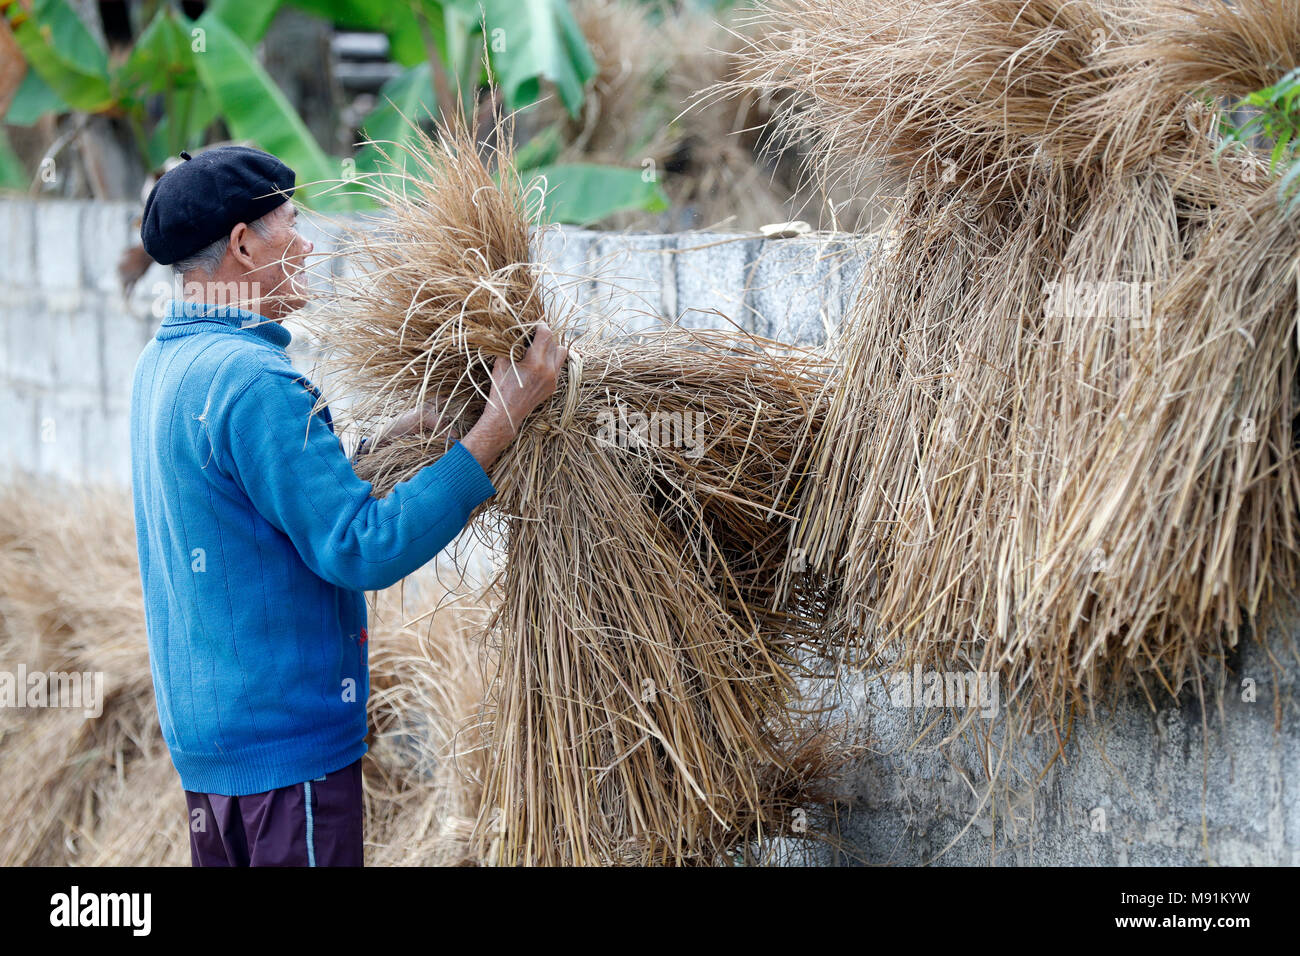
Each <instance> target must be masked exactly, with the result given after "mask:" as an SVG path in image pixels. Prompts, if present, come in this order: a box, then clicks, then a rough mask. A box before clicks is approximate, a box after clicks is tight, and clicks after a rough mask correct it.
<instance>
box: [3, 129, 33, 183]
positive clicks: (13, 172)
mask: <svg viewBox="0 0 1300 956" xmlns="http://www.w3.org/2000/svg"><path fill="white" fill-rule="evenodd" d="M26 188H27V173H26V171H25V170H24V169H23V164H22V163H21V162H19V161H18V157H17V155H15V154H14V151H13V147H12V146H10V145H9V136H8V135H7V134H6V133H5V130H4V127H3V126H0V189H26Z"/></svg>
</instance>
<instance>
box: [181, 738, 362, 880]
mask: <svg viewBox="0 0 1300 956" xmlns="http://www.w3.org/2000/svg"><path fill="white" fill-rule="evenodd" d="M185 804H186V806H187V807H188V809H189V825H190V862H191V863H192V864H193V865H194V866H361V865H363V862H362V834H361V820H362V805H361V761H360V759H358V760H357V761H356V762H355V763H353V764H352V765H350V766H347V767H344V768H343V769H342V770H336V771H334V772H333V773H327V774H326V775H325V776H323V777H319V778H317V779H316V780H308V781H305V782H304V783H295V784H291V785H290V786H287V787H280V788H279V789H278V790H268V791H266V792H265V793H255V794H251V795H249V796H246V797H227V796H222V795H221V794H216V793H194V792H192V791H189V790H186V791H185Z"/></svg>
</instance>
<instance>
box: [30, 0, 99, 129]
mask: <svg viewBox="0 0 1300 956" xmlns="http://www.w3.org/2000/svg"><path fill="white" fill-rule="evenodd" d="M5 15H6V16H7V17H8V19H9V27H10V29H11V30H12V31H13V34H14V39H15V40H16V41H17V42H18V46H19V48H20V49H21V50H22V51H23V56H24V57H25V58H26V59H27V63H28V64H29V65H30V67H31V68H32V69H33V70H35V71H36V72H37V73H39V74H40V76H41V79H43V80H44V81H45V82H46V83H47V84H48V85H49V87H50V89H52V90H53V91H54V92H55V93H57V94H58V95H59V97H60V99H62V100H63V102H65V103H67V104H68V106H70V107H72V108H73V109H78V110H85V111H86V112H89V113H97V112H100V111H102V110H106V109H108V108H109V107H111V106H113V104H114V102H115V98H114V96H113V91H112V88H111V86H110V84H109V77H108V54H106V53H105V52H104V48H103V47H102V46H100V45H99V41H98V40H97V39H95V36H94V35H93V34H92V33H91V32H90V31H89V30H88V29H87V28H86V25H85V24H84V23H82V22H81V18H80V17H79V16H77V13H76V11H75V10H73V9H72V7H70V6H69V5H68V4H67V3H66V2H65V0H34V2H33V4H32V13H31V15H30V16H28V15H27V12H26V11H25V10H24V9H23V8H22V6H21V5H19V4H17V3H14V4H10V5H9V7H8V8H7V10H6V11H5Z"/></svg>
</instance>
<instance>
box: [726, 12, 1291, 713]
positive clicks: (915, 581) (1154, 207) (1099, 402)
mask: <svg viewBox="0 0 1300 956" xmlns="http://www.w3.org/2000/svg"><path fill="white" fill-rule="evenodd" d="M772 16H773V22H772V23H771V24H770V27H771V28H772V29H773V30H782V29H784V30H786V31H787V32H788V31H796V32H797V36H796V39H795V40H794V42H788V43H781V44H765V43H764V42H763V41H762V40H760V41H759V42H758V43H756V44H755V45H754V46H752V47H751V49H750V50H749V52H748V54H747V56H748V58H749V70H748V71H747V72H746V74H745V75H744V77H743V82H742V83H741V84H740V87H741V88H743V89H745V90H749V89H752V88H753V86H754V85H758V86H760V87H762V86H766V87H768V88H770V89H773V90H775V89H788V88H793V89H795V90H796V91H797V94H798V96H797V100H796V104H795V105H792V106H791V107H790V108H789V109H788V110H787V112H786V115H785V116H784V117H783V119H784V121H785V122H786V123H788V124H789V125H790V127H791V128H793V129H794V130H795V131H796V134H797V135H801V136H803V137H805V138H806V139H807V140H808V141H809V143H810V144H811V145H812V146H813V147H814V148H816V150H817V151H818V153H819V156H820V161H821V163H822V167H823V174H824V175H826V176H828V177H836V176H838V177H841V178H843V179H846V180H849V181H853V180H856V179H859V178H865V177H871V176H876V175H880V174H882V173H884V174H887V175H889V176H890V177H891V178H892V180H893V181H894V182H895V183H896V184H897V186H898V201H897V206H896V209H895V213H894V217H893V219H892V222H891V235H890V243H889V244H888V246H887V249H886V251H885V252H884V253H883V254H881V255H880V256H879V257H877V259H876V261H875V262H874V263H873V268H872V272H871V275H870V276H869V278H868V282H867V285H866V288H865V291H864V293H863V295H862V296H861V297H860V299H859V301H858V303H857V306H856V308H855V311H854V313H853V314H852V315H851V316H850V317H849V319H848V321H847V322H846V324H845V327H844V329H843V330H842V334H841V338H840V341H839V342H838V343H837V346H838V347H839V348H841V349H842V355H843V378H842V380H838V381H834V382H832V383H831V385H830V386H829V388H828V396H829V399H828V400H829V411H828V414H827V418H826V422H825V427H824V428H823V429H821V430H820V432H819V433H818V435H817V439H816V451H815V458H814V461H815V472H816V476H815V478H814V479H813V480H812V481H811V482H810V489H811V490H810V494H809V495H808V496H807V497H806V498H805V499H804V501H803V503H802V510H801V512H800V520H799V522H798V524H797V527H796V528H795V530H794V532H793V536H792V544H793V545H794V546H797V547H801V548H803V549H804V550H805V552H806V553H807V555H808V556H809V560H810V561H812V562H813V564H814V565H815V566H816V567H818V568H821V569H822V570H824V571H827V572H829V573H832V574H833V575H834V576H836V577H838V578H839V579H840V580H842V582H843V590H842V592H841V594H840V601H839V603H838V606H837V608H836V610H835V612H834V615H833V619H834V623H835V625H836V627H837V628H838V630H839V632H840V634H841V638H842V639H843V640H845V641H851V642H852V641H863V642H865V643H866V644H867V646H868V648H869V649H870V650H871V651H872V652H873V653H877V654H879V655H880V656H881V659H882V660H885V659H887V660H891V661H895V662H897V663H899V664H901V665H902V666H903V667H906V668H911V667H913V666H916V665H920V666H922V667H933V668H936V669H942V670H953V669H962V668H979V669H982V670H985V671H996V672H999V673H1001V674H1002V675H1003V676H1004V678H1005V680H1004V682H1003V687H1004V688H1005V689H1006V690H1007V691H1008V692H1009V693H1010V694H1019V695H1020V698H1019V699H1020V701H1021V702H1022V703H1024V704H1025V705H1026V706H1028V707H1029V708H1030V709H1031V710H1032V712H1034V713H1037V714H1041V715H1047V716H1049V717H1051V718H1052V720H1053V721H1054V722H1055V725H1056V726H1057V727H1058V729H1060V728H1062V727H1063V726H1064V723H1063V721H1064V720H1066V719H1068V716H1069V714H1068V710H1069V708H1070V705H1072V704H1075V703H1079V702H1081V701H1088V702H1091V701H1092V700H1093V698H1094V697H1095V696H1096V695H1097V694H1099V693H1100V692H1102V691H1103V690H1109V689H1115V688H1120V687H1123V686H1127V685H1128V683H1129V682H1130V681H1134V682H1137V683H1139V684H1140V685H1141V686H1142V687H1143V688H1145V689H1146V690H1147V691H1148V692H1149V693H1150V694H1154V693H1155V692H1157V691H1159V690H1161V689H1163V690H1165V691H1169V692H1176V691H1177V690H1178V688H1179V687H1181V686H1182V685H1183V684H1185V683H1186V682H1188V681H1192V680H1195V679H1196V678H1197V677H1198V675H1199V674H1200V673H1201V672H1202V666H1203V664H1204V662H1205V661H1206V660H1207V659H1208V658H1210V657H1214V656H1218V655H1219V654H1221V653H1222V650H1223V647H1224V646H1225V645H1232V644H1233V643H1235V641H1236V635H1237V630H1238V628H1239V627H1240V626H1241V625H1242V624H1243V622H1244V621H1246V620H1247V619H1249V618H1252V617H1255V616H1256V615H1257V614H1259V613H1261V612H1262V611H1263V610H1265V609H1266V608H1269V607H1272V606H1276V604H1277V602H1279V601H1280V600H1281V599H1283V598H1286V597H1288V596H1289V595H1291V594H1293V593H1294V588H1295V585H1296V583H1297V570H1298V568H1297V561H1296V544H1297V530H1298V529H1297V526H1296V520H1297V511H1296V508H1297V504H1298V503H1300V487H1298V486H1297V481H1296V469H1295V458H1294V456H1295V451H1294V441H1293V428H1292V419H1293V416H1294V415H1295V412H1296V406H1295V394H1294V382H1295V373H1296V362H1297V358H1296V351H1295V348H1294V346H1293V344H1292V342H1293V339H1294V335H1295V322H1296V307H1297V298H1296V286H1297V273H1296V263H1297V257H1298V256H1300V229H1297V224H1296V220H1295V219H1294V218H1291V219H1288V218H1286V217H1285V216H1284V215H1283V213H1282V211H1281V209H1280V207H1279V202H1278V195H1277V186H1276V180H1275V178H1274V177H1272V176H1270V175H1268V174H1267V172H1266V168H1265V165H1263V164H1261V163H1260V162H1259V160H1258V159H1257V158H1255V157H1250V156H1238V155H1229V156H1227V157H1225V158H1224V159H1223V160H1222V161H1221V162H1217V163H1216V162H1215V161H1214V160H1213V154H1214V150H1215V146H1216V142H1217V140H1216V135H1215V125H1214V124H1215V120H1216V115H1215V114H1216V109H1215V107H1214V105H1213V104H1214V103H1215V102H1216V101H1222V100H1223V99H1224V98H1230V97H1232V96H1240V95H1242V94H1244V93H1246V92H1248V91H1249V90H1251V89H1253V88H1255V87H1257V86H1262V85H1265V84H1267V83H1271V82H1275V81H1276V80H1277V79H1279V78H1280V77H1281V76H1282V75H1283V74H1284V73H1285V72H1286V71H1288V70H1290V69H1292V68H1293V67H1294V66H1295V65H1296V60H1297V56H1298V55H1300V7H1296V5H1294V4H1276V3H1268V2H1264V0H1242V2H1239V3H1235V4H1233V5H1231V6H1229V5H1227V4H1223V3H1220V2H1218V0H1205V2H1198V3H1192V4H1186V3H1180V4H1173V3H1157V4H1141V5H1136V4H1126V3H1105V2H1093V0H937V2H932V0H926V2H904V3H899V2H894V0H890V2H881V0H832V2H829V3H823V2H817V3H813V2H811V0H783V2H781V3H778V4H777V5H776V9H775V12H774V13H773V14H772ZM1103 677H1104V678H1107V680H1105V681H1103V680H1102V678H1103ZM1153 699H1154V698H1153Z"/></svg>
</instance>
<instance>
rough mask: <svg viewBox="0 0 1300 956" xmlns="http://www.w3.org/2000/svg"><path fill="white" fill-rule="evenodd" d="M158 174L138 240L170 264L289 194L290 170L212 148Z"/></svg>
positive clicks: (270, 160) (252, 153) (237, 150)
mask: <svg viewBox="0 0 1300 956" xmlns="http://www.w3.org/2000/svg"><path fill="white" fill-rule="evenodd" d="M181 155H182V156H184V157H185V162H183V163H181V164H180V165H179V166H176V167H174V168H172V169H171V170H169V171H168V172H166V173H163V175H162V177H161V178H160V179H159V180H158V182H156V183H154V187H153V189H152V190H150V192H149V198H148V199H146V200H145V203H144V219H143V221H142V222H141V224H140V240H141V242H143V243H144V251H145V252H147V253H149V255H150V256H152V257H153V258H154V260H155V261H157V262H160V263H162V264H163V265H165V266H166V265H171V264H172V263H173V262H178V261H179V260H181V259H185V258H187V257H188V256H192V255H194V253H196V252H198V251H199V250H200V249H202V248H203V247H204V246H208V245H211V244H212V243H214V242H216V241H217V240H218V239H220V238H221V237H222V236H227V235H229V234H230V230H231V229H233V228H235V226H236V225H237V224H238V223H241V222H252V221H253V220H254V219H260V218H261V217H262V216H265V215H266V214H267V213H268V212H270V211H271V210H272V209H274V208H275V207H277V206H279V205H281V204H282V203H284V202H286V201H287V200H288V198H289V197H290V196H292V195H293V186H294V180H295V179H296V178H297V177H296V176H295V174H294V171H293V170H292V169H290V168H289V167H288V166H286V165H285V164H284V163H282V162H280V161H279V160H278V159H276V158H275V157H274V156H272V155H271V154H270V153H264V152H262V151H261V150H260V149H251V148H249V147H248V146H217V147H214V148H213V149H209V150H205V151H203V152H202V153H199V154H198V155H197V156H195V157H193V158H192V159H191V158H190V156H189V154H188V153H182V154H181Z"/></svg>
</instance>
